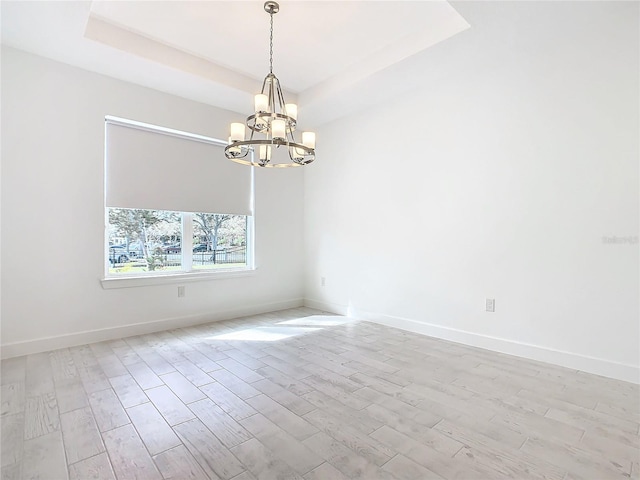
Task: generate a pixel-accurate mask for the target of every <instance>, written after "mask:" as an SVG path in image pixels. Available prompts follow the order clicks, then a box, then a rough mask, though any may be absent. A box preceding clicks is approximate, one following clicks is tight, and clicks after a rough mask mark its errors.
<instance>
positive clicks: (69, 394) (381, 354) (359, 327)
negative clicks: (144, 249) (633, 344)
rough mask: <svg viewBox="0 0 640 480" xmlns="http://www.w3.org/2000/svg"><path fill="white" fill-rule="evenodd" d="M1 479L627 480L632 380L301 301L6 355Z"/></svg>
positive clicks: (634, 414) (634, 420) (635, 406)
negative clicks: (263, 310)
mask: <svg viewBox="0 0 640 480" xmlns="http://www.w3.org/2000/svg"><path fill="white" fill-rule="evenodd" d="M1 400H2V412H1V415H2V455H1V459H2V479H6V480H9V479H19V478H23V479H36V478H38V479H47V480H58V479H67V478H70V479H82V480H85V479H115V478H117V479H120V480H124V479H134V478H136V479H162V478H164V479H180V480H186V479H225V480H232V479H233V480H250V479H264V480H270V479H301V478H303V479H306V480H325V479H326V480H341V479H345V478H359V479H366V480H368V479H379V478H381V479H432V478H435V479H441V478H444V479H499V478H518V479H520V478H535V479H554V480H577V479H594V480H602V479H616V478H630V477H631V478H639V476H640V473H639V468H638V462H639V458H638V457H639V453H638V452H639V448H640V440H639V435H638V434H639V432H638V425H639V422H640V413H639V390H638V386H637V385H632V384H629V383H625V382H620V381H616V380H611V379H607V378H604V377H598V376H595V375H590V374H586V373H582V372H577V371H573V370H569V369H565V368H561V367H557V366H553V365H548V364H543V363H539V362H533V361H528V360H524V359H520V358H516V357H511V356H508V355H502V354H497V353H493V352H489V351H486V350H481V349H477V348H471V347H467V346H463V345H459V344H455V343H450V342H446V341H442V340H437V339H433V338H429V337H425V336H421V335H417V334H412V333H408V332H404V331H401V330H396V329H392V328H388V327H384V326H380V325H376V324H373V323H368V322H349V321H347V319H345V318H343V317H339V316H330V315H324V314H322V313H321V312H318V311H314V310H310V309H306V308H299V309H292V310H286V311H282V312H277V313H271V314H264V315H258V316H253V317H247V318H242V319H237V320H233V321H226V322H218V323H212V324H208V325H201V326H196V327H191V328H183V329H178V330H172V331H166V332H161V333H155V334H149V335H141V336H137V337H130V338H124V339H121V340H115V341H110V342H102V343H94V344H91V345H84V346H80V347H74V348H65V349H61V350H56V351H52V352H47V353H40V354H35V355H29V356H27V357H19V358H13V359H9V360H6V361H3V362H2V398H1Z"/></svg>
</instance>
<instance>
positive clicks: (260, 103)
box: [255, 93, 269, 113]
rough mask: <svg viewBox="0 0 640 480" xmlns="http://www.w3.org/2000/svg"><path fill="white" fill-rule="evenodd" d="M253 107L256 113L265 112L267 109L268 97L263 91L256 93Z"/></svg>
mask: <svg viewBox="0 0 640 480" xmlns="http://www.w3.org/2000/svg"><path fill="white" fill-rule="evenodd" d="M255 107H256V109H255V110H256V113H267V112H268V111H269V98H268V97H267V96H266V95H265V94H263V93H259V94H257V95H256V97H255Z"/></svg>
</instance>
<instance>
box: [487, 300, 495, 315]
mask: <svg viewBox="0 0 640 480" xmlns="http://www.w3.org/2000/svg"><path fill="white" fill-rule="evenodd" d="M485 308H486V310H487V312H495V311H496V299H495V298H487V299H486V301H485Z"/></svg>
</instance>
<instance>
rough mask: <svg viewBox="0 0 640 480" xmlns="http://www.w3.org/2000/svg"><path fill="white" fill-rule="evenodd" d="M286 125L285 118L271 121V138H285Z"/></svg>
mask: <svg viewBox="0 0 640 480" xmlns="http://www.w3.org/2000/svg"><path fill="white" fill-rule="evenodd" d="M285 131H286V125H285V123H284V120H280V119H277V120H274V121H272V122H271V138H279V139H281V140H284V138H285Z"/></svg>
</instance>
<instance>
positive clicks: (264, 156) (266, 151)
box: [259, 145, 271, 160]
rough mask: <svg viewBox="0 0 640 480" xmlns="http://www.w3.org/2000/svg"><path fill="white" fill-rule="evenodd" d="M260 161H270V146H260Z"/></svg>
mask: <svg viewBox="0 0 640 480" xmlns="http://www.w3.org/2000/svg"><path fill="white" fill-rule="evenodd" d="M259 157H260V160H271V145H260V154H259Z"/></svg>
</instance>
